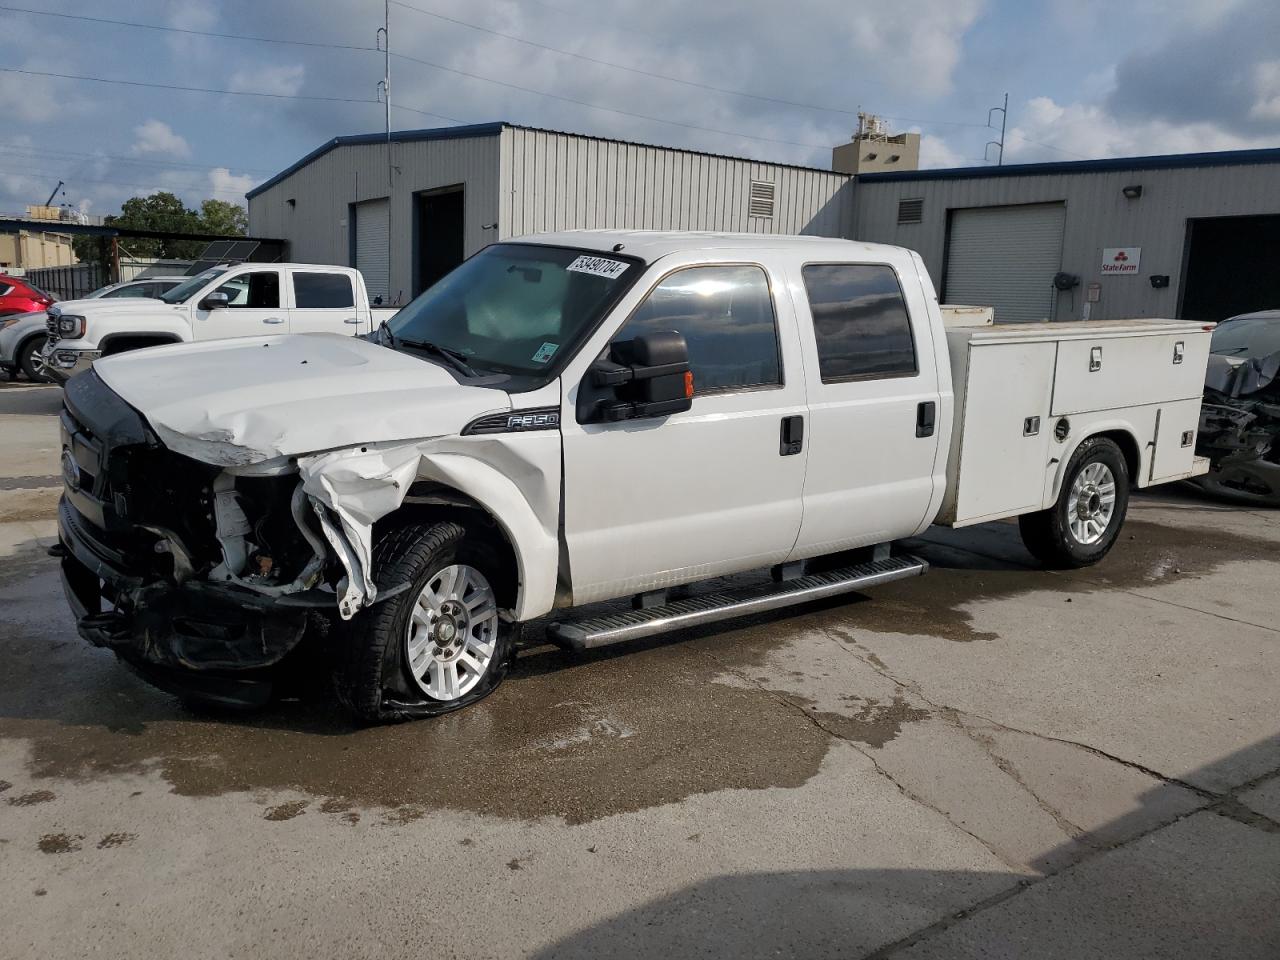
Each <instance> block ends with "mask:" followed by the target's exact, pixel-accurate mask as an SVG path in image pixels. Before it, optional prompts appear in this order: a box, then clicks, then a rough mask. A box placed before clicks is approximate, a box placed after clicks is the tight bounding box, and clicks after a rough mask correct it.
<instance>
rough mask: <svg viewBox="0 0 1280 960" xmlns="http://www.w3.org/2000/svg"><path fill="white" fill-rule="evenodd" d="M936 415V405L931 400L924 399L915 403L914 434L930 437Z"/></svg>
mask: <svg viewBox="0 0 1280 960" xmlns="http://www.w3.org/2000/svg"><path fill="white" fill-rule="evenodd" d="M937 417H938V405H937V403H935V402H934V401H932V400H925V401H923V402H922V403H919V404H917V405H916V436H917V437H932V436H933V425H934V422H935V421H936V420H937Z"/></svg>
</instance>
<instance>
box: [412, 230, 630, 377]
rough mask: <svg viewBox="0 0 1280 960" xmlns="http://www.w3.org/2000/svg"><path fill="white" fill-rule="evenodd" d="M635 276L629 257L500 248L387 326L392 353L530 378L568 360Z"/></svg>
mask: <svg viewBox="0 0 1280 960" xmlns="http://www.w3.org/2000/svg"><path fill="white" fill-rule="evenodd" d="M642 271H643V267H642V265H641V264H640V263H639V262H638V261H636V260H634V259H633V258H626V259H622V258H621V257H619V256H618V255H616V254H609V255H601V254H598V253H594V252H590V251H585V250H570V249H565V248H562V247H543V246H536V245H533V244H523V243H501V244H496V245H494V246H491V247H487V248H485V249H484V250H482V251H481V252H480V253H478V254H476V255H475V256H474V257H472V258H471V259H470V260H468V261H466V262H465V263H463V264H462V265H461V266H460V267H458V268H457V269H456V270H454V271H453V272H452V273H450V274H449V275H447V276H446V277H444V278H443V279H442V280H440V281H439V282H438V283H437V284H436V285H435V286H433V287H431V289H429V290H427V291H426V292H425V293H423V294H421V295H420V296H419V297H418V298H417V299H416V300H414V301H413V302H412V303H410V304H409V305H408V306H406V307H405V308H404V309H403V310H401V311H400V312H399V313H397V314H396V315H395V316H394V317H392V318H391V320H390V321H388V327H389V329H390V331H391V333H392V335H393V336H394V337H395V341H396V342H395V346H397V347H399V346H404V347H406V348H412V347H413V346H414V344H415V343H430V344H433V345H435V346H438V347H443V348H444V349H445V350H450V351H453V352H454V353H458V354H461V355H462V356H463V357H465V358H466V360H467V363H468V364H469V365H470V366H471V367H473V368H476V369H478V370H488V371H498V372H501V373H510V374H516V375H536V374H539V373H541V372H543V371H545V370H547V369H548V368H549V367H551V366H552V365H553V363H554V361H555V360H557V359H560V358H562V357H564V356H565V355H567V354H568V353H570V352H571V351H572V348H573V347H575V346H576V345H577V342H578V341H579V340H580V339H581V338H582V337H584V336H586V335H587V334H588V333H590V331H591V330H593V329H594V328H595V325H596V323H597V322H598V321H599V320H600V318H601V317H602V316H603V315H604V313H605V311H606V310H608V309H609V307H611V306H612V305H613V303H614V302H615V301H616V300H617V298H618V297H620V296H621V295H622V293H623V292H624V291H625V290H626V289H627V288H628V287H629V286H631V283H632V282H633V281H634V280H635V278H636V277H638V276H639V275H640V273H641V272H642Z"/></svg>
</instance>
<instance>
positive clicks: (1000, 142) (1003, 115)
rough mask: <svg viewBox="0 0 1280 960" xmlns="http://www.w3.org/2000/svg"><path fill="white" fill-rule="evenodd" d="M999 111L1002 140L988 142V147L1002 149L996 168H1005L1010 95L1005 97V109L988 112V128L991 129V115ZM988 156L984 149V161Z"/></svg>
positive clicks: (994, 108) (996, 108) (998, 155)
mask: <svg viewBox="0 0 1280 960" xmlns="http://www.w3.org/2000/svg"><path fill="white" fill-rule="evenodd" d="M997 110H999V111H1000V139H999V140H988V141H987V146H988V147H999V148H1000V152H999V153H998V154H997V159H996V166H998V167H1003V166H1004V128H1005V124H1006V123H1007V122H1008V120H1009V94H1007V93H1006V94H1005V95H1004V106H1003V107H992V108H991V109H990V110H988V111H987V126H988V127H989V126H991V115H992V114H993V113H995V112H996V111H997ZM986 155H987V151H986V149H985V148H984V149H983V151H982V156H983V159H986Z"/></svg>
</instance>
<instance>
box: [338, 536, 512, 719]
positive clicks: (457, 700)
mask: <svg viewBox="0 0 1280 960" xmlns="http://www.w3.org/2000/svg"><path fill="white" fill-rule="evenodd" d="M500 569H501V568H500V565H499V564H498V563H497V562H496V558H495V557H494V556H493V553H492V551H490V550H488V549H487V548H486V547H485V546H484V545H483V544H475V543H471V542H469V541H468V540H467V538H466V530H465V529H464V528H463V527H461V526H459V525H458V524H456V523H435V524H430V525H426V524H410V525H407V526H403V527H399V528H396V529H394V530H391V531H389V532H388V533H386V534H385V535H384V536H383V537H382V539H381V540H379V542H378V544H377V546H376V547H375V548H374V571H375V579H376V580H377V582H378V583H381V584H384V585H386V586H388V587H390V586H394V585H396V584H400V583H404V582H405V581H406V580H407V581H409V583H410V587H409V589H408V590H406V591H405V592H403V593H400V594H398V595H396V596H394V597H392V598H390V599H389V600H386V601H383V602H382V603H378V604H375V605H374V606H372V607H370V608H368V609H366V610H363V611H361V612H360V613H359V614H357V615H356V616H355V617H354V618H353V619H352V620H351V621H350V623H349V624H347V625H346V629H344V630H342V631H341V635H340V636H339V637H337V638H336V639H337V641H338V643H339V644H341V645H342V647H343V648H344V649H343V650H342V654H343V655H342V656H341V657H340V660H339V665H338V670H337V676H336V680H337V684H336V686H337V692H338V696H339V699H340V700H341V701H342V702H343V703H344V704H345V705H346V706H347V707H348V709H350V710H351V711H352V712H353V713H355V714H356V716H358V717H359V718H361V719H362V720H367V721H372V722H378V723H386V722H392V721H397V720H409V719H413V718H415V717H429V716H438V715H439V714H442V713H449V712H450V711H453V710H460V709H461V708H463V707H466V706H470V705H471V704H473V703H475V702H476V701H478V700H481V699H483V698H484V697H486V696H488V695H489V694H490V693H492V692H493V691H494V690H495V689H497V687H498V684H499V683H501V682H502V678H503V677H504V676H505V674H506V671H507V665H508V661H509V660H510V653H511V635H512V628H511V626H510V625H509V624H506V623H503V622H502V621H501V619H500V618H499V615H498V601H499V594H498V588H499V587H500V582H499V579H498V573H499V570H500Z"/></svg>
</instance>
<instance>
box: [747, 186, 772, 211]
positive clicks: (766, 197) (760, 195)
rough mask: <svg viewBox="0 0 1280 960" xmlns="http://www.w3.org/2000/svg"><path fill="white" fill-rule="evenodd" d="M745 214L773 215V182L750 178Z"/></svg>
mask: <svg viewBox="0 0 1280 960" xmlns="http://www.w3.org/2000/svg"><path fill="white" fill-rule="evenodd" d="M747 216H749V217H772V216H773V184H772V183H771V182H770V181H768V180H752V181H751V191H750V193H749V194H748V196H747Z"/></svg>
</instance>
